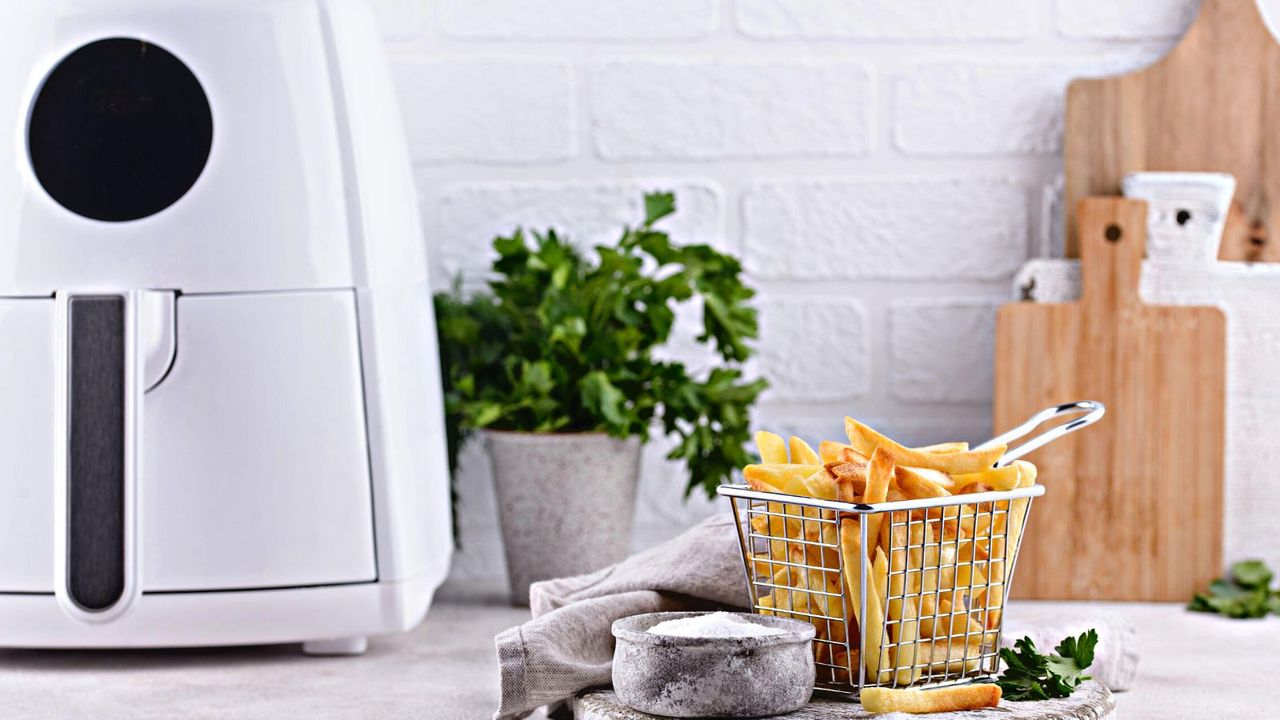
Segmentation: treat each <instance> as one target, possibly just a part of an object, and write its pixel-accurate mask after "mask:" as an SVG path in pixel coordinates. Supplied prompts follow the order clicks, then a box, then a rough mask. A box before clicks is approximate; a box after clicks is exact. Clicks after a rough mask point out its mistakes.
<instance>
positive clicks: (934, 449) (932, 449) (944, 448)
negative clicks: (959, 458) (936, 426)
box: [915, 442, 969, 453]
mask: <svg viewBox="0 0 1280 720" xmlns="http://www.w3.org/2000/svg"><path fill="white" fill-rule="evenodd" d="M915 449H916V450H918V451H920V452H927V453H953V452H964V451H965V450H968V449H969V443H967V442H944V443H937V444H936V445H925V446H924V447H918V448H915Z"/></svg>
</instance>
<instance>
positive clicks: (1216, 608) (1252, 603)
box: [1187, 560, 1280, 618]
mask: <svg viewBox="0 0 1280 720" xmlns="http://www.w3.org/2000/svg"><path fill="white" fill-rule="evenodd" d="M1271 578H1272V574H1271V568H1269V567H1267V565H1266V563H1264V562H1262V561H1261V560H1242V561H1240V562H1238V563H1236V564H1234V565H1232V566H1231V579H1230V580H1225V579H1223V578H1218V579H1217V580H1214V581H1213V582H1212V583H1210V584H1209V590H1208V592H1202V593H1196V596H1195V597H1194V598H1192V599H1191V604H1190V605H1188V606H1187V608H1188V609H1189V610H1195V611H1197V612H1208V613H1219V614H1221V615H1226V616H1227V617H1231V618H1260V617H1265V616H1266V614H1267V613H1269V612H1271V613H1275V614H1277V615H1280V590H1272V589H1271Z"/></svg>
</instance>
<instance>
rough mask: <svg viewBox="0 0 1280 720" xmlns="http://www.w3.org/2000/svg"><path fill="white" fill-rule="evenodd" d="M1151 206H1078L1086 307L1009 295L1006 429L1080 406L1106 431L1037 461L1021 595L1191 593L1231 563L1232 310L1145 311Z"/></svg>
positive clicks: (1003, 336)
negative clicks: (1100, 411) (1066, 405)
mask: <svg viewBox="0 0 1280 720" xmlns="http://www.w3.org/2000/svg"><path fill="white" fill-rule="evenodd" d="M1146 217H1147V206H1146V203H1144V202H1141V201H1137V200H1126V199H1123V198H1089V199H1086V200H1083V201H1081V202H1080V203H1079V205H1078V206H1077V212H1076V218H1077V228H1078V237H1077V239H1078V241H1079V247H1080V251H1081V256H1082V257H1081V275H1082V278H1081V279H1082V294H1081V298H1080V300H1079V302H1074V303H1056V304H1040V303H1032V302H1020V303H1011V304H1008V305H1005V306H1003V307H1001V308H1000V311H999V313H998V315H997V320H996V363H995V380H996V382H995V426H996V429H997V430H1002V429H1005V428H1009V427H1013V426H1015V425H1017V424H1018V423H1020V422H1022V420H1023V419H1025V418H1026V417H1027V416H1029V415H1031V414H1032V413H1033V412H1035V411H1037V410H1039V409H1041V408H1043V407H1046V406H1049V405H1054V404H1057V403H1063V402H1068V401H1072V400H1100V401H1102V402H1103V403H1105V404H1106V406H1107V415H1106V417H1104V418H1103V419H1102V421H1101V422H1099V423H1098V424H1097V425H1095V426H1093V427H1090V428H1088V429H1086V430H1083V431H1081V432H1078V433H1073V434H1071V435H1068V436H1067V437H1065V438H1063V439H1061V440H1058V441H1056V442H1054V443H1052V444H1050V445H1048V446H1046V447H1045V448H1043V449H1041V450H1039V451H1037V452H1035V453H1033V454H1032V455H1031V456H1030V459H1031V460H1032V462H1035V463H1036V464H1037V465H1039V467H1040V480H1041V482H1042V483H1043V484H1044V485H1045V487H1046V488H1047V491H1046V493H1045V496H1044V497H1043V498H1042V499H1040V500H1037V501H1036V502H1035V503H1034V504H1033V507H1032V513H1031V518H1030V520H1029V526H1028V530H1027V534H1026V536H1025V540H1024V541H1023V547H1022V552H1021V554H1020V555H1019V556H1018V565H1017V570H1016V576H1015V580H1014V583H1013V587H1012V590H1013V593H1014V595H1015V596H1019V597H1032V598H1051V599H1096V600H1167V601H1186V600H1189V599H1190V598H1191V596H1192V594H1193V593H1194V592H1195V591H1197V590H1200V589H1203V587H1204V586H1205V585H1206V584H1207V583H1208V582H1209V581H1210V580H1212V579H1213V578H1214V577H1216V576H1218V575H1219V574H1220V571H1221V568H1222V558H1221V555H1222V513H1223V500H1222V497H1223V492H1222V486H1223V428H1224V417H1225V402H1224V399H1225V383H1226V318H1225V317H1224V316H1223V314H1222V312H1221V311H1220V310H1219V309H1217V308H1211V307H1182V306H1179V307H1173V306H1156V305H1144V304H1143V303H1142V301H1141V300H1140V299H1139V297H1138V276H1139V271H1140V269H1141V265H1142V258H1143V251H1144V245H1145V240H1146Z"/></svg>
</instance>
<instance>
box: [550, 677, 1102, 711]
mask: <svg viewBox="0 0 1280 720" xmlns="http://www.w3.org/2000/svg"><path fill="white" fill-rule="evenodd" d="M1115 708H1116V703H1115V699H1114V698H1112V697H1111V691H1109V690H1107V689H1106V688H1105V687H1103V686H1101V685H1099V684H1098V683H1096V682H1087V683H1085V684H1083V685H1081V686H1080V687H1079V689H1077V690H1076V691H1075V693H1073V694H1072V695H1071V697H1069V698H1064V699H1062V700H1045V701H1043V702H1008V701H1001V702H1000V707H999V709H994V710H991V709H989V710H968V711H964V712H952V713H935V714H931V715H928V716H922V717H928V718H929V720H961V718H965V719H967V720H975V719H977V718H999V719H1000V720H1107V719H1109V718H1112V717H1114V713H1115ZM573 711H574V718H575V719H576V720H655V718H657V717H658V716H656V715H648V714H645V713H642V712H637V711H635V710H632V709H631V708H628V707H627V706H625V705H623V704H622V703H620V702H618V699H617V698H616V697H615V696H614V694H613V691H611V690H596V691H592V692H586V693H583V694H582V695H579V696H578V697H577V698H576V699H575V700H574V704H573ZM777 717H783V718H786V719H787V720H860V719H861V718H867V719H871V718H876V717H883V716H879V715H873V714H871V713H869V712H866V711H865V710H863V709H862V706H861V705H859V704H858V703H856V702H852V701H845V700H828V699H825V698H821V697H818V696H816V695H815V696H814V699H813V701H812V702H810V703H809V705H808V706H806V707H804V708H801V709H800V710H797V711H796V712H793V713H791V714H790V715H779V716H777Z"/></svg>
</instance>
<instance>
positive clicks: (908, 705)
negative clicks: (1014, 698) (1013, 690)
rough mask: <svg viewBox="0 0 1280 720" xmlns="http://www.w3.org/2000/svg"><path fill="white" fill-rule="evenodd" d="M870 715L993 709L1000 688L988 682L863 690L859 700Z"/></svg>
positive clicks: (997, 703) (997, 701)
mask: <svg viewBox="0 0 1280 720" xmlns="http://www.w3.org/2000/svg"><path fill="white" fill-rule="evenodd" d="M859 699H860V700H861V701H862V707H863V709H864V710H866V711H867V712H872V713H877V714H879V713H891V712H901V713H912V714H923V713H938V712H955V711H959V710H976V709H978V708H993V707H996V706H998V705H999V704H1000V686H999V685H992V684H989V683H974V684H972V685H952V686H950V687H942V688H936V689H933V690H892V689H890V688H864V689H863V690H862V695H861V696H860V698H859Z"/></svg>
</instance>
